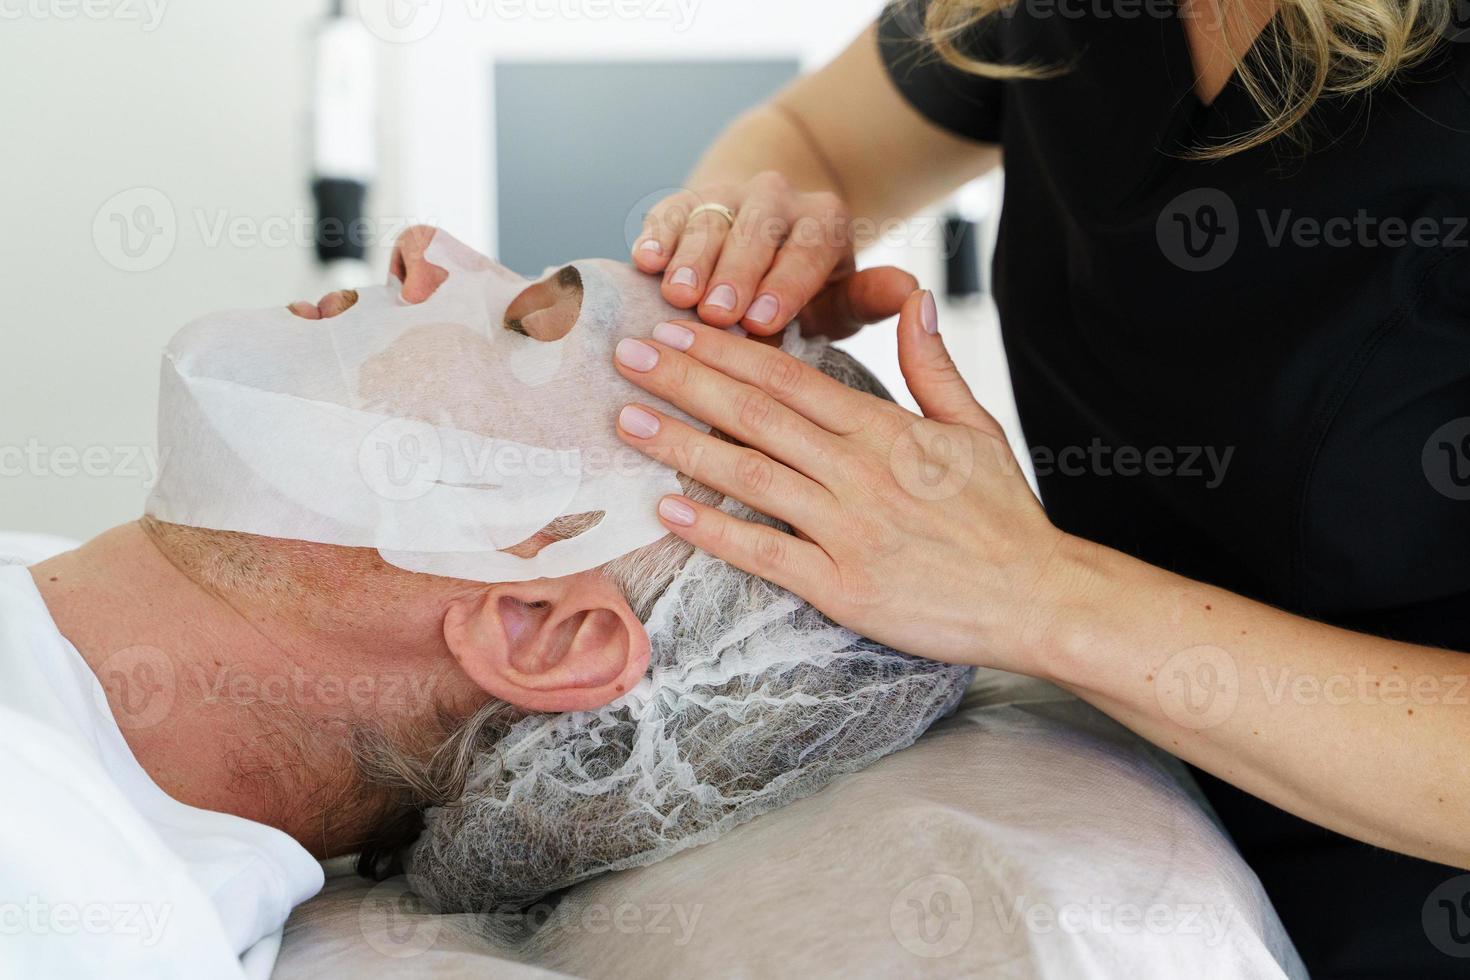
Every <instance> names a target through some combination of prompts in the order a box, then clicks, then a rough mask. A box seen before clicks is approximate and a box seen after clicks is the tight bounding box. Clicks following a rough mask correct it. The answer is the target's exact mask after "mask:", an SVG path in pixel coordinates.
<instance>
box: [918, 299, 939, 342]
mask: <svg viewBox="0 0 1470 980" xmlns="http://www.w3.org/2000/svg"><path fill="white" fill-rule="evenodd" d="M919 323H920V324H921V325H922V326H923V328H924V332H925V333H927V334H936V333H938V332H939V309H938V308H937V307H936V306H935V305H934V294H933V293H931V292H930V291H929V290H927V289H926V290H924V298H923V299H922V300H920V301H919Z"/></svg>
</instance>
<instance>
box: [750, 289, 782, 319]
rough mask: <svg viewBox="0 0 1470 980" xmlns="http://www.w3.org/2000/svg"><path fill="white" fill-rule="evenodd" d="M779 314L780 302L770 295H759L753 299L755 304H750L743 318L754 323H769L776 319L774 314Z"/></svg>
mask: <svg viewBox="0 0 1470 980" xmlns="http://www.w3.org/2000/svg"><path fill="white" fill-rule="evenodd" d="M779 312H781V301H780V300H778V299H777V298H776V297H775V296H773V295H772V294H770V293H761V294H760V295H759V296H757V297H756V298H755V302H754V303H751V304H750V309H748V310H746V311H745V318H746V319H747V320H754V321H755V322H756V323H770V322H771V321H772V320H774V319H776V314H777V313H779Z"/></svg>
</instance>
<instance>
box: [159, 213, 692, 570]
mask: <svg viewBox="0 0 1470 980" xmlns="http://www.w3.org/2000/svg"><path fill="white" fill-rule="evenodd" d="M424 257H425V259H426V260H427V261H428V262H430V263H431V264H433V265H435V266H438V267H440V268H442V269H444V270H445V271H446V272H448V278H447V279H446V280H445V281H444V282H443V283H441V284H440V285H439V287H438V288H437V289H436V290H435V291H434V293H433V295H432V296H430V297H429V298H428V299H427V300H425V301H424V302H422V303H417V304H411V303H408V302H406V301H404V300H403V299H402V298H401V297H400V295H399V289H398V287H397V286H392V285H390V286H383V287H374V288H368V289H361V290H358V301H357V303H356V304H355V305H354V306H352V307H351V308H350V309H348V310H347V311H346V312H344V313H341V314H339V315H337V316H335V317H331V318H327V319H322V320H305V319H303V318H301V317H298V316H296V315H295V314H293V313H291V312H290V311H289V310H286V309H266V310H250V311H240V312H228V313H219V314H214V315H211V316H206V317H203V318H201V319H199V320H197V321H195V322H193V323H191V324H190V325H188V326H187V327H185V328H184V329H183V330H181V331H180V332H179V333H178V334H177V335H175V337H174V338H173V340H172V341H171V342H170V344H169V346H168V348H167V350H166V351H165V354H164V363H163V377H162V382H161V388H160V393H159V449H160V458H161V459H162V460H164V464H163V466H162V469H161V472H160V474H159V479H158V482H157V484H156V485H155V487H154V489H153V492H152V494H151V496H150V497H149V500H148V505H147V508H146V509H147V513H149V514H150V515H152V516H154V517H156V518H158V519H159V520H162V521H168V522H171V523H175V524H183V525H188V526H191V527H200V528H208V529H213V530H223V531H240V532H245V533H248V534H259V535H266V536H269V537H276V538H291V539H298V540H303V541H314V542H319V543H323V544H331V545H341V546H346V547H358V548H376V549H377V550H378V551H379V553H380V554H381V555H382V556H383V559H384V560H385V561H387V562H388V563H390V564H392V565H395V566H397V567H399V568H403V569H407V570H409V571H414V572H425V573H429V574H433V575H443V576H449V577H453V578H461V579H469V580H472V581H478V582H518V581H524V580H527V579H533V578H542V577H547V578H553V577H558V576H563V575H570V574H574V573H576V572H581V571H585V570H587V569H590V568H596V567H598V566H599V565H602V564H604V563H606V562H608V561H611V560H613V559H614V558H618V557H620V556H622V555H625V554H628V553H629V552H631V551H635V550H637V549H638V548H641V547H643V546H645V545H648V544H651V543H652V542H654V541H656V540H658V539H659V538H661V537H663V536H664V535H665V534H666V533H667V532H666V531H665V530H664V529H663V527H662V526H661V525H660V524H659V523H658V520H657V519H656V517H655V506H656V504H657V502H658V499H659V498H660V497H661V496H663V495H664V494H667V493H678V492H679V491H680V485H679V481H678V479H677V477H676V475H675V473H674V471H673V470H671V469H669V468H667V467H665V466H662V465H660V464H658V463H655V462H653V461H652V460H650V459H648V458H647V457H646V456H644V455H643V454H642V453H639V452H637V451H636V450H633V449H631V448H629V447H627V446H625V445H624V444H623V443H622V442H621V440H619V439H618V437H617V433H616V429H615V419H616V416H617V412H618V410H619V409H620V408H621V407H622V406H623V405H625V404H627V403H629V402H633V401H638V402H643V403H645V404H651V405H653V406H654V407H656V408H658V409H660V410H661V411H664V412H666V413H668V414H670V415H672V416H674V417H676V418H680V419H683V420H684V421H687V422H691V424H693V423H692V420H690V419H688V418H687V416H684V415H683V414H682V413H679V412H677V411H676V410H674V409H673V408H671V407H670V406H668V405H666V404H663V403H661V402H659V401H658V400H657V399H653V398H651V397H650V396H649V395H647V394H646V393H644V392H643V391H641V390H640V389H638V388H636V387H635V386H634V385H632V384H629V383H628V382H626V381H624V380H623V379H622V378H621V377H620V376H619V375H618V373H617V371H616V370H615V369H614V367H613V361H612V358H613V348H614V347H615V346H616V345H617V342H618V341H619V340H621V339H622V338H624V337H629V336H640V337H641V336H647V335H648V333H649V332H650V331H651V330H652V329H653V327H654V326H655V325H656V324H657V323H659V322H660V321H662V320H666V319H668V318H670V317H673V316H678V315H680V314H681V313H682V312H683V311H680V310H678V309H676V308H674V307H672V306H669V305H668V304H667V303H665V302H664V300H663V298H662V296H661V295H660V293H659V283H658V280H657V279H656V278H654V277H651V276H647V275H644V274H643V273H640V272H638V271H637V270H635V269H633V268H632V267H630V266H627V265H624V264H622V263H619V262H614V261H611V260H606V259H592V260H584V261H577V262H574V263H572V264H571V265H572V267H574V268H575V269H576V270H577V272H578V273H579V274H580V277H581V282H582V305H581V310H580V313H579V315H578V317H577V320H576V323H575V325H574V326H573V327H572V329H571V330H570V331H569V332H568V333H567V334H566V336H565V337H563V338H561V339H560V340H554V341H544V340H536V339H533V338H532V337H528V336H525V335H524V334H521V333H518V332H515V331H514V330H511V329H508V328H507V327H506V326H505V322H504V318H505V313H506V310H507V308H508V307H509V306H510V305H511V303H512V301H513V300H514V299H515V298H516V297H517V296H519V295H520V294H521V293H522V292H523V291H524V290H525V289H526V288H527V287H529V286H530V285H532V282H531V281H530V280H526V279H522V278H521V277H519V276H517V275H515V274H514V273H512V272H511V271H510V270H508V269H505V268H504V267H502V266H500V265H497V264H496V263H494V262H491V261H490V260H489V259H487V258H485V257H484V256H482V255H480V254H478V253H477V252H474V251H473V250H472V249H470V248H468V247H467V246H465V245H463V244H461V243H460V242H457V241H455V240H454V239H453V238H451V237H449V236H448V235H446V234H445V233H444V232H442V231H439V232H436V233H435V235H434V238H433V239H432V241H431V242H430V243H429V246H428V249H427V250H426V252H425V255H424ZM595 512H601V513H603V515H604V516H603V518H602V519H601V520H600V521H599V522H598V523H597V524H596V525H595V526H593V527H591V528H590V529H588V530H585V531H583V532H582V533H580V534H578V535H576V536H575V537H571V538H567V539H565V540H561V541H555V542H552V543H550V544H548V545H546V546H545V547H543V548H542V549H541V550H540V551H539V553H537V554H536V555H535V556H534V557H518V556H516V555H513V554H509V553H507V552H506V551H505V550H504V549H507V548H511V547H513V546H515V545H518V544H521V543H522V542H525V541H527V540H528V539H530V538H531V537H532V536H534V535H535V534H536V533H537V532H538V531H540V530H542V529H543V528H545V527H546V526H547V525H548V524H550V523H551V522H552V521H554V520H555V519H557V518H559V517H564V516H568V515H574V514H588V513H595Z"/></svg>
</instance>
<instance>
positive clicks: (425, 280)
mask: <svg viewBox="0 0 1470 980" xmlns="http://www.w3.org/2000/svg"><path fill="white" fill-rule="evenodd" d="M438 231H439V229H437V228H434V227H431V226H429V225H414V226H413V227H411V228H408V229H405V230H404V232H403V234H401V235H399V236H398V240H397V241H396V242H394V243H393V258H392V260H391V261H390V262H389V264H388V271H389V272H391V273H392V274H393V275H394V276H396V277H397V278H398V279H399V281H400V282H402V283H403V289H402V291H401V293H400V295H402V297H403V299H404V301H405V302H409V303H422V302H423V301H424V300H426V299H428V298H429V297H430V296H432V295H434V290H436V289H438V288H439V286H440V284H441V283H443V282H444V280H445V279H448V278H449V273H448V272H447V271H446V270H444V269H441V268H440V267H439V266H437V265H434V264H433V263H432V262H430V261H429V260H427V259H425V258H424V252H425V251H426V250H427V249H428V247H429V242H430V241H431V240H432V239H433V237H434V235H435V233H437V232H438Z"/></svg>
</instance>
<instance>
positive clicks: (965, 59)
mask: <svg viewBox="0 0 1470 980" xmlns="http://www.w3.org/2000/svg"><path fill="white" fill-rule="evenodd" d="M901 2H907V0H901ZM1017 2H1021V0H932V2H931V3H930V4H929V6H928V9H927V10H926V11H925V14H924V30H925V33H926V35H927V39H928V41H929V43H930V44H932V45H933V46H934V49H935V50H936V51H937V52H938V53H939V55H940V56H941V57H942V58H943V59H944V60H945V61H946V62H948V63H949V64H951V65H953V66H955V67H956V68H959V69H961V70H963V71H966V72H970V73H972V74H975V75H981V76H984V77H986V78H995V79H1002V80H1004V79H1018V78H1028V79H1035V78H1045V77H1048V76H1051V75H1055V74H1057V73H1058V72H1060V71H1062V70H1065V66H1062V67H1060V68H1059V67H1057V66H1047V65H1035V64H1022V65H1015V64H995V63H992V62H987V61H984V60H982V59H977V58H975V57H974V56H973V55H970V54H967V53H966V52H965V51H963V50H962V46H963V43H964V36H965V34H966V33H967V32H968V31H969V30H970V29H971V28H972V27H974V26H975V25H976V24H977V23H978V22H980V21H982V20H984V19H985V18H987V17H989V16H991V15H993V14H997V13H1000V12H1002V11H1004V10H1005V9H1006V8H1007V7H1009V6H1012V5H1014V4H1015V3H1017ZM1198 2H1200V3H1209V4H1212V5H1213V7H1214V11H1215V14H1216V16H1217V17H1218V18H1220V20H1219V23H1221V24H1227V25H1228V24H1232V23H1235V22H1236V18H1235V15H1237V14H1239V12H1240V11H1239V9H1238V6H1237V5H1238V4H1239V3H1240V0H1198ZM1455 2H1456V0H1278V3H1277V11H1278V12H1277V18H1276V25H1277V29H1276V30H1275V31H1273V30H1271V28H1270V27H1268V28H1267V29H1266V30H1265V31H1263V32H1262V34H1261V36H1260V38H1259V40H1258V42H1257V45H1256V46H1255V47H1253V48H1252V54H1251V55H1249V56H1247V57H1244V58H1242V57H1240V56H1238V55H1233V57H1234V60H1235V69H1236V73H1237V75H1238V77H1239V79H1240V81H1241V83H1242V84H1243V85H1244V86H1245V89H1246V91H1247V92H1249V93H1250V96H1251V98H1252V99H1254V100H1255V102H1256V104H1257V105H1258V106H1260V108H1261V110H1262V112H1263V113H1264V114H1265V116H1266V121H1265V122H1264V123H1262V124H1261V125H1260V126H1259V127H1257V128H1256V129H1254V130H1251V131H1249V132H1246V133H1243V134H1241V135H1239V136H1237V137H1234V138H1233V139H1230V140H1228V141H1227V142H1224V143H1221V144H1217V145H1213V146H1207V147H1200V148H1198V149H1196V150H1195V151H1193V152H1192V153H1191V154H1190V155H1191V156H1194V157H1198V158H1207V159H1218V158H1221V157H1227V156H1230V155H1232V154H1235V153H1240V152H1243V151H1245V150H1249V149H1252V148H1254V147H1257V146H1261V145H1263V144H1265V143H1269V142H1271V141H1273V140H1275V139H1276V138H1277V137H1280V136H1284V135H1289V136H1292V137H1294V138H1297V139H1299V140H1300V139H1302V138H1303V134H1302V132H1301V124H1302V123H1303V122H1304V121H1305V120H1306V118H1307V115H1308V114H1309V113H1310V112H1311V110H1312V107H1313V106H1315V105H1316V104H1317V103H1318V102H1319V101H1320V100H1321V99H1323V98H1326V97H1329V96H1336V95H1350V94H1354V93H1360V92H1366V91H1368V90H1370V89H1373V88H1375V87H1376V86H1379V85H1381V84H1383V83H1384V82H1386V81H1388V80H1389V79H1390V78H1392V77H1393V76H1394V75H1395V74H1396V73H1398V72H1399V71H1402V70H1404V69H1406V68H1409V67H1412V66H1413V65H1415V64H1417V63H1418V62H1420V61H1422V60H1424V59H1425V58H1426V57H1427V56H1428V55H1429V54H1430V53H1431V52H1432V51H1433V50H1434V49H1435V48H1436V47H1437V46H1438V45H1439V43H1440V41H1442V40H1443V39H1444V38H1445V37H1446V36H1447V32H1448V31H1449V30H1451V29H1452V28H1453V25H1454V23H1455ZM1183 16H1187V15H1183ZM1260 62H1266V63H1275V64H1279V65H1280V66H1281V67H1280V71H1279V73H1273V72H1270V71H1266V70H1264V68H1263V66H1262V64H1261V63H1260Z"/></svg>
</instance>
